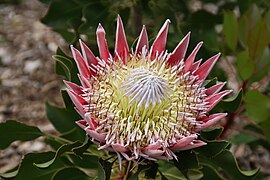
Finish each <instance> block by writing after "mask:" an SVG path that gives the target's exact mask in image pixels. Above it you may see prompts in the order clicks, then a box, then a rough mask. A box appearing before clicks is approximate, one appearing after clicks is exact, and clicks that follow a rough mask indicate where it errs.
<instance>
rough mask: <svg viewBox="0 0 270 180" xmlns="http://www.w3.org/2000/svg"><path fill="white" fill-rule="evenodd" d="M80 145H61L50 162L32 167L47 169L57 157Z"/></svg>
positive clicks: (76, 143)
mask: <svg viewBox="0 0 270 180" xmlns="http://www.w3.org/2000/svg"><path fill="white" fill-rule="evenodd" d="M80 145H81V143H80V142H78V141H77V142H74V143H72V144H64V145H62V146H61V147H60V148H59V149H58V150H57V151H56V152H55V155H54V157H53V158H52V159H51V160H49V161H47V162H44V163H40V164H39V163H34V165H35V166H37V167H38V168H48V167H49V166H51V165H52V164H53V163H54V162H55V160H56V159H57V158H58V157H60V156H61V155H62V154H64V153H66V152H68V151H70V150H71V149H72V148H74V147H78V146H80Z"/></svg>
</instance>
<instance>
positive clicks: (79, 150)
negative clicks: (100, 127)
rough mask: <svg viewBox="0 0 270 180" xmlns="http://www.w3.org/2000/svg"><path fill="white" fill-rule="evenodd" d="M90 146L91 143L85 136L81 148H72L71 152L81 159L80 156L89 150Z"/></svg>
mask: <svg viewBox="0 0 270 180" xmlns="http://www.w3.org/2000/svg"><path fill="white" fill-rule="evenodd" d="M91 144H93V143H92V142H91V141H90V139H89V138H88V136H87V135H86V136H85V140H84V143H83V144H82V145H81V146H79V147H75V148H73V149H72V151H73V152H74V153H75V154H76V155H78V156H80V157H81V156H82V155H83V153H84V152H85V151H86V150H87V149H88V148H89V146H90V145H91Z"/></svg>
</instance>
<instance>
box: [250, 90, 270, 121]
mask: <svg viewBox="0 0 270 180" xmlns="http://www.w3.org/2000/svg"><path fill="white" fill-rule="evenodd" d="M245 102H246V110H247V113H248V116H249V117H250V118H251V119H252V120H254V121H255V122H262V121H265V120H267V119H269V118H270V114H269V111H270V98H269V97H268V96H265V95H263V94H261V93H260V92H259V91H257V90H251V91H248V92H247V93H246V95H245Z"/></svg>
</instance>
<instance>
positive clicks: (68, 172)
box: [52, 167, 90, 180]
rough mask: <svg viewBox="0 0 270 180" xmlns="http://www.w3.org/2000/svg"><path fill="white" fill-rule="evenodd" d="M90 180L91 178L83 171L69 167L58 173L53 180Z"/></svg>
mask: <svg viewBox="0 0 270 180" xmlns="http://www.w3.org/2000/svg"><path fill="white" fill-rule="evenodd" d="M63 179H68V180H89V179H90V177H89V176H87V175H86V174H85V172H83V171H81V170H80V169H78V168H74V167H67V168H63V169H61V170H59V171H57V172H56V173H55V174H54V175H53V177H52V180H63Z"/></svg>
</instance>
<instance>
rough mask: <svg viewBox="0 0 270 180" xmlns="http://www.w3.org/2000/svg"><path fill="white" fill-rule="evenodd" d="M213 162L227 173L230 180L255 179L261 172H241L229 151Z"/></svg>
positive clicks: (257, 170)
mask: <svg viewBox="0 0 270 180" xmlns="http://www.w3.org/2000/svg"><path fill="white" fill-rule="evenodd" d="M213 161H214V162H215V163H216V164H217V165H218V166H220V167H221V168H222V169H223V170H224V171H225V172H226V175H227V176H228V177H229V179H239V180H241V179H250V178H252V177H255V176H256V175H257V174H258V172H259V169H255V170H251V171H242V170H240V169H239V166H238V164H237V162H236V160H235V158H234V156H233V155H232V153H231V152H230V151H229V150H227V149H226V150H224V151H223V152H222V153H220V154H218V155H217V156H216V157H214V158H213Z"/></svg>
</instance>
